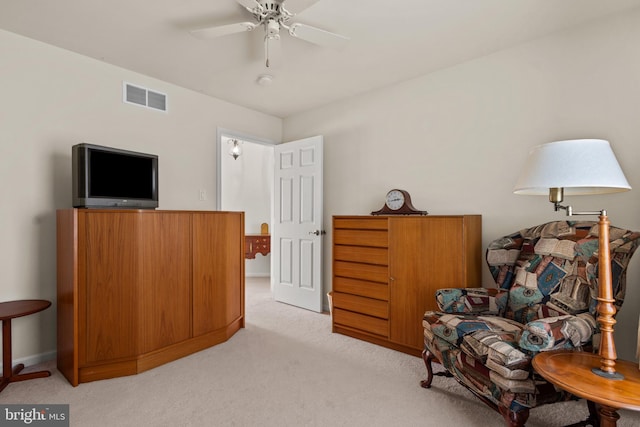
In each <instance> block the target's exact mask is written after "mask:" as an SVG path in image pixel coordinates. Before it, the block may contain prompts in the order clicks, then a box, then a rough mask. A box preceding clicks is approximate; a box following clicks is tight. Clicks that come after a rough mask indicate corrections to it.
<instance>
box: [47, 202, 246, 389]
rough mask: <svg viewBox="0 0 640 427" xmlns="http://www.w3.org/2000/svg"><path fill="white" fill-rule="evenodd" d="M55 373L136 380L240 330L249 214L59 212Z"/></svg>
mask: <svg viewBox="0 0 640 427" xmlns="http://www.w3.org/2000/svg"><path fill="white" fill-rule="evenodd" d="M57 239H58V246H57V253H58V255H57V256H58V370H60V372H62V373H63V374H64V376H65V377H66V378H67V379H68V380H69V382H71V384H73V385H74V386H75V385H78V383H82V382H87V381H93V380H99V379H105V378H112V377H118V376H123V375H131V374H136V373H139V372H142V371H145V370H148V369H151V368H154V367H156V366H158V365H161V364H163V363H167V362H169V361H172V360H175V359H178V358H180V357H183V356H186V355H188V354H191V353H195V352H197V351H200V350H202V349H205V348H207V347H211V346H213V345H215V344H218V343H221V342H223V341H226V340H227V339H229V338H230V337H231V336H232V335H233V334H234V333H235V332H236V331H238V329H239V328H242V327H244V253H243V246H244V245H243V244H244V213H242V212H206V211H159V210H98V209H68V210H59V211H58V213H57Z"/></svg>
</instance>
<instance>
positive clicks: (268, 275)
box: [244, 273, 271, 277]
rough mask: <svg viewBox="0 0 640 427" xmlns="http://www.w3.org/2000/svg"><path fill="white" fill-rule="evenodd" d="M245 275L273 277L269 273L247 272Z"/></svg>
mask: <svg viewBox="0 0 640 427" xmlns="http://www.w3.org/2000/svg"><path fill="white" fill-rule="evenodd" d="M244 276H245V277H271V274H269V273H245V274H244Z"/></svg>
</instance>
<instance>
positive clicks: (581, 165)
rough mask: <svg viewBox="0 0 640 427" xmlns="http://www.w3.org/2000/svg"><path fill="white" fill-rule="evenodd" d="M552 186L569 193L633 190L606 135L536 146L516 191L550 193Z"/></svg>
mask: <svg viewBox="0 0 640 427" xmlns="http://www.w3.org/2000/svg"><path fill="white" fill-rule="evenodd" d="M550 188H563V189H564V195H565V196H567V195H568V196H570V195H585V194H602V193H617V192H622V191H628V190H631V186H630V185H629V183H628V182H627V179H626V178H625V176H624V173H623V172H622V169H621V168H620V165H619V164H618V161H617V160H616V156H615V154H613V150H612V149H611V145H609V142H608V141H605V140H602V139H573V140H568V141H557V142H550V143H547V144H542V145H538V146H537V147H534V148H533V149H532V150H531V151H530V152H529V157H528V158H527V162H526V164H525V166H524V168H523V169H522V172H521V173H520V177H519V178H518V181H517V183H516V186H515V188H514V190H513V192H514V193H516V194H525V195H545V196H547V195H549V189H550Z"/></svg>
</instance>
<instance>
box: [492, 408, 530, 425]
mask: <svg viewBox="0 0 640 427" xmlns="http://www.w3.org/2000/svg"><path fill="white" fill-rule="evenodd" d="M498 410H499V411H500V414H501V415H502V416H503V418H504V420H505V421H506V423H507V427H524V423H526V422H527V419H529V410H528V409H523V410H522V411H518V412H513V411H512V410H510V409H507V408H505V407H502V406H500V407H499V408H498Z"/></svg>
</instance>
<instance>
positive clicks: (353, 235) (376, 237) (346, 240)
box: [333, 229, 389, 248]
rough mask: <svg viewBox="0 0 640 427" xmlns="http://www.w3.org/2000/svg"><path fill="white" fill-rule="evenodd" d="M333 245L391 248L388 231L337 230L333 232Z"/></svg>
mask: <svg viewBox="0 0 640 427" xmlns="http://www.w3.org/2000/svg"><path fill="white" fill-rule="evenodd" d="M333 244H334V245H351V246H372V247H378V248H386V247H388V246H389V237H388V233H387V230H342V229H336V230H334V231H333Z"/></svg>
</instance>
